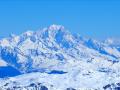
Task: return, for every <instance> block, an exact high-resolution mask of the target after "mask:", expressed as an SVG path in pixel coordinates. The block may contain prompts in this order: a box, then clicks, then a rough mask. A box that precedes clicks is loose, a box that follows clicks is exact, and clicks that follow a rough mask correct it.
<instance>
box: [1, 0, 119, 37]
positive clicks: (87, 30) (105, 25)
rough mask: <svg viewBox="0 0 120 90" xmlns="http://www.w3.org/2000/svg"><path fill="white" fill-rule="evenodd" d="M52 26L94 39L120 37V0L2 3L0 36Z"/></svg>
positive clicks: (19, 0)
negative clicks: (62, 26)
mask: <svg viewBox="0 0 120 90" xmlns="http://www.w3.org/2000/svg"><path fill="white" fill-rule="evenodd" d="M51 24H61V25H64V26H65V27H66V28H67V29H69V30H70V31H71V32H73V33H80V34H81V35H82V36H88V37H92V38H102V39H104V38H106V37H119V38H120V0H0V37H6V36H8V35H9V34H10V33H15V34H20V33H23V32H25V31H26V30H38V29H39V28H42V27H46V26H49V25H51Z"/></svg>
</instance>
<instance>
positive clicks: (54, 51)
mask: <svg viewBox="0 0 120 90" xmlns="http://www.w3.org/2000/svg"><path fill="white" fill-rule="evenodd" d="M0 58H1V59H0V60H2V62H4V63H3V66H7V65H8V66H11V67H13V68H15V69H17V70H18V71H19V72H20V73H21V75H19V76H14V77H9V78H1V79H0V88H1V90H39V89H37V88H41V89H40V90H47V89H48V90H81V89H82V90H86V89H98V90H102V89H105V88H106V87H105V85H108V84H112V83H119V82H120V62H119V60H120V48H119V45H117V46H116V45H112V46H111V45H110V44H109V43H106V42H99V41H97V40H94V39H88V38H83V37H81V36H79V35H72V34H71V33H70V32H69V31H67V30H66V29H65V28H64V27H63V26H61V25H51V26H50V27H48V28H44V29H43V30H40V31H36V32H33V31H27V32H25V33H23V34H21V35H20V36H16V35H11V36H10V37H8V38H4V39H1V40H0ZM0 66H2V63H1V61H0ZM31 83H32V84H36V85H37V86H36V87H35V86H34V85H31ZM38 83H40V85H41V86H38ZM42 86H45V87H47V89H42ZM14 88H15V89H14ZM67 88H68V89H67ZM70 88H71V89H70ZM72 88H73V89H72ZM109 88H110V87H109ZM113 90H114V89H113Z"/></svg>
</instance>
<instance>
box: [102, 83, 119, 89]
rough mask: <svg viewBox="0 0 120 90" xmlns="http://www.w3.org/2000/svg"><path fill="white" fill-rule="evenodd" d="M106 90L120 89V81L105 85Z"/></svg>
mask: <svg viewBox="0 0 120 90" xmlns="http://www.w3.org/2000/svg"><path fill="white" fill-rule="evenodd" d="M103 89H104V90H120V83H112V84H108V85H105V86H104V87H103Z"/></svg>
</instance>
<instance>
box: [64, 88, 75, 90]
mask: <svg viewBox="0 0 120 90" xmlns="http://www.w3.org/2000/svg"><path fill="white" fill-rule="evenodd" d="M66 90H76V89H74V88H67V89H66Z"/></svg>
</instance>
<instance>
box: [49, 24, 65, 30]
mask: <svg viewBox="0 0 120 90" xmlns="http://www.w3.org/2000/svg"><path fill="white" fill-rule="evenodd" d="M48 29H49V30H63V29H64V26H62V25H56V24H53V25H51V26H49V28H48Z"/></svg>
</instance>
